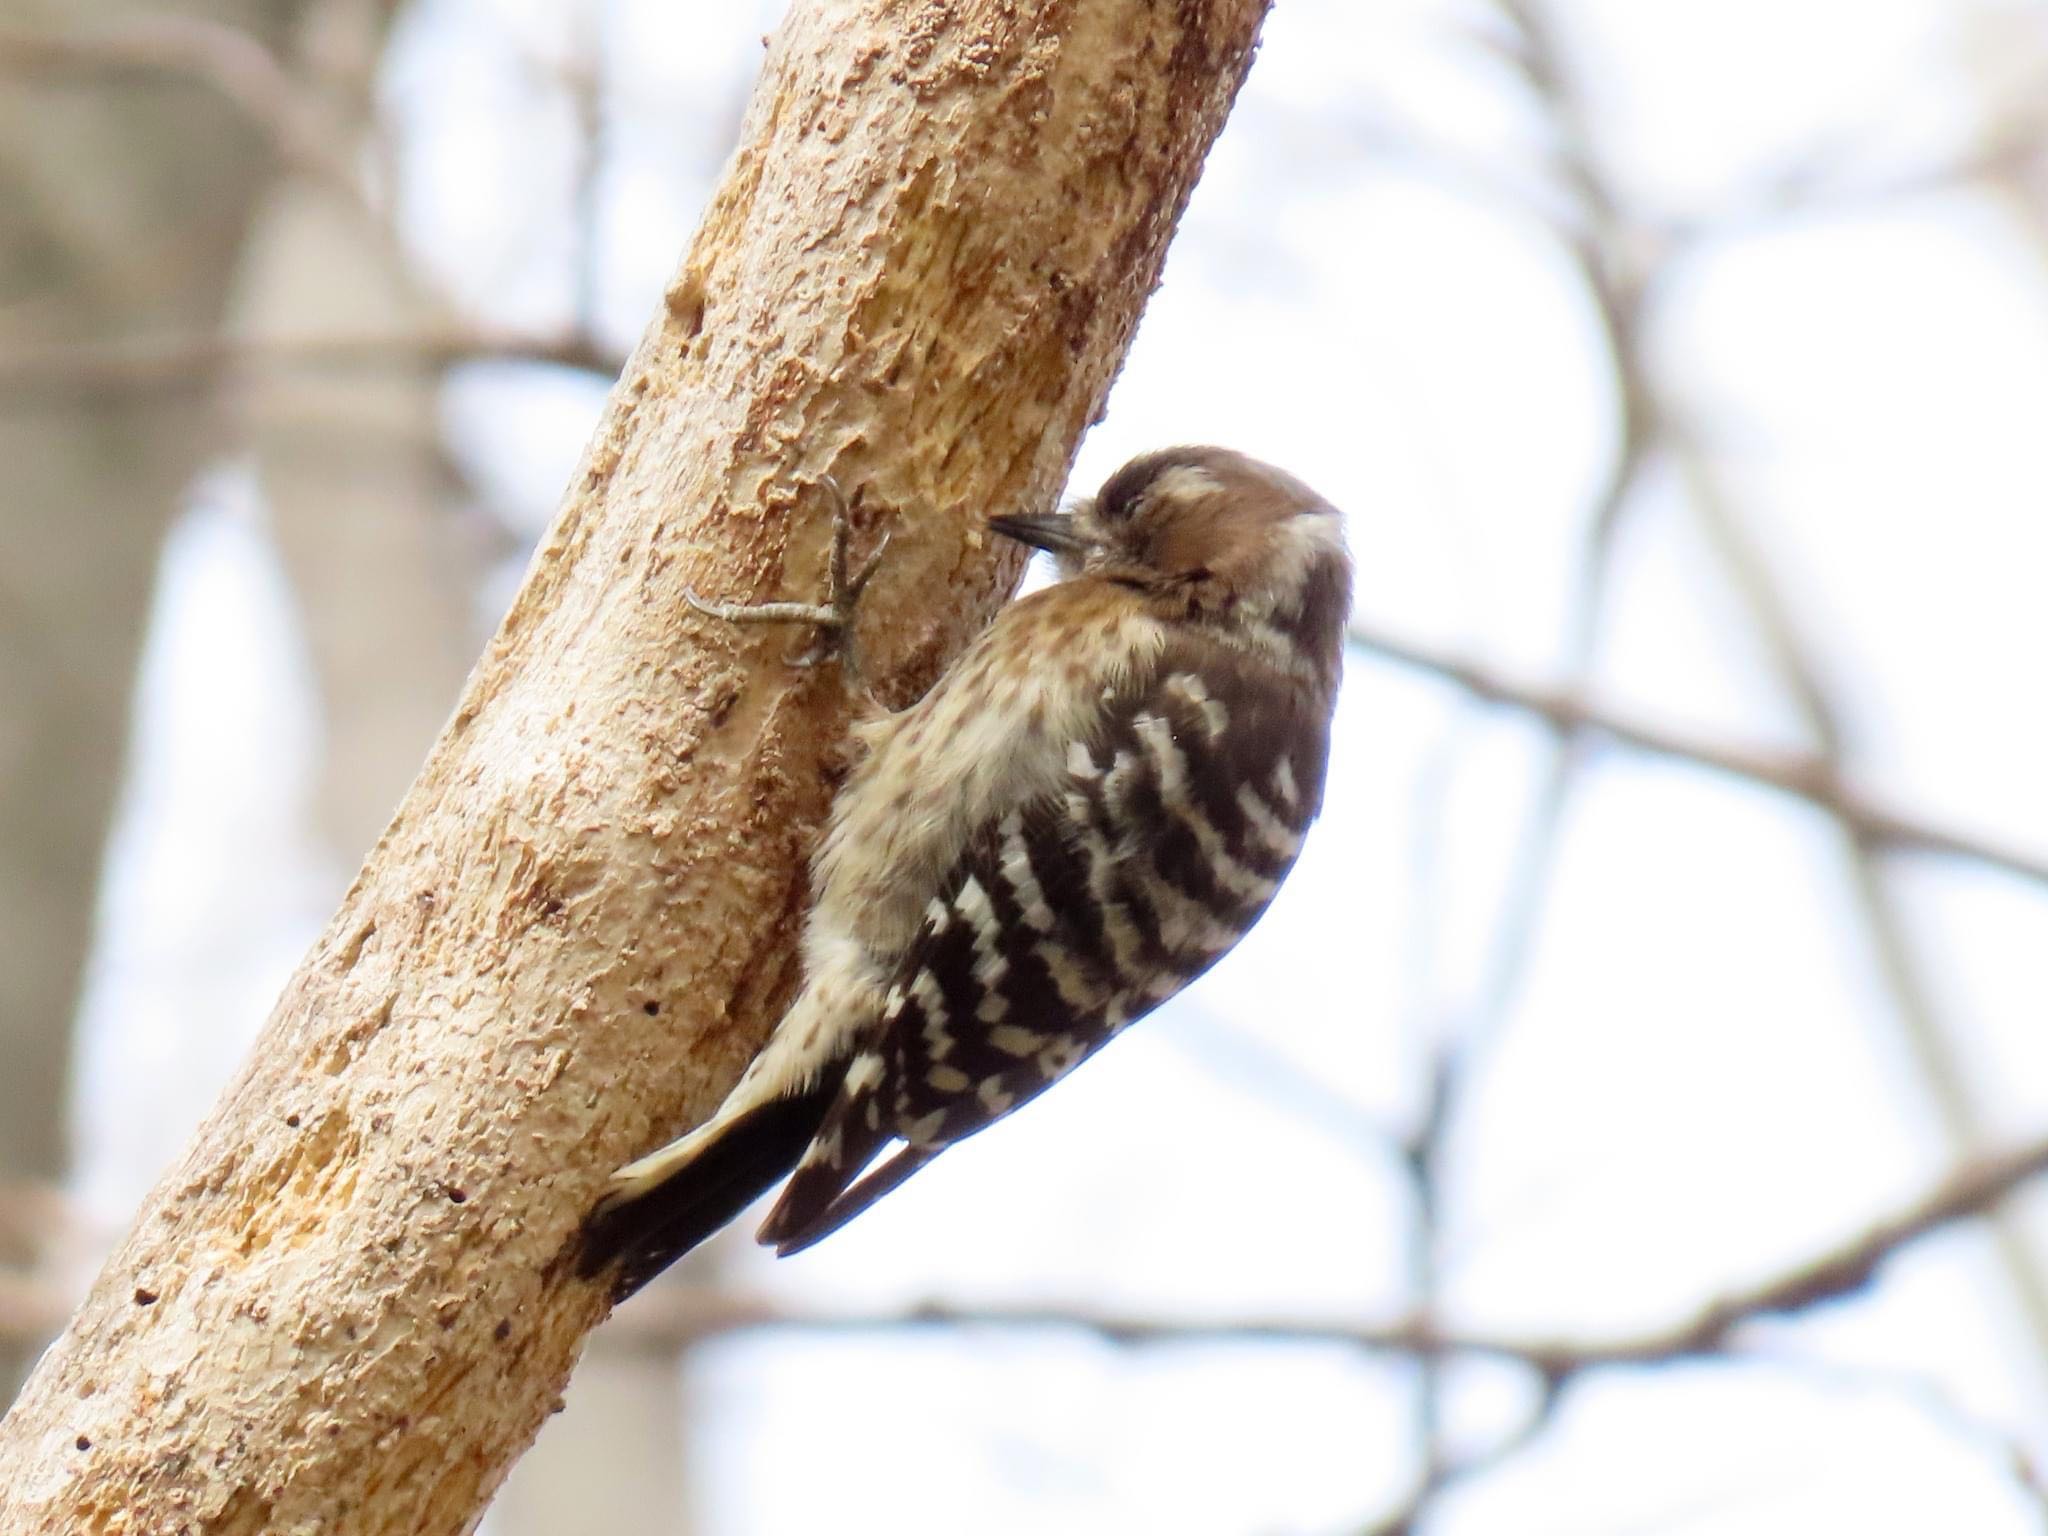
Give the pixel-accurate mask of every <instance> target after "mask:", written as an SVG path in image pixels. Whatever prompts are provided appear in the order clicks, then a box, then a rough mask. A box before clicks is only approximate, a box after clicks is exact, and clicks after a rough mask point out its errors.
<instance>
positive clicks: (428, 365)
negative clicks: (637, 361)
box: [0, 327, 624, 408]
mask: <svg viewBox="0 0 2048 1536" xmlns="http://www.w3.org/2000/svg"><path fill="white" fill-rule="evenodd" d="M623 361H624V360H623V359H622V358H620V357H618V356H616V355H614V354H612V353H610V352H607V351H606V350H604V349H603V348H601V347H599V346H598V345H597V343H596V342H594V341H593V340H591V339H590V338H589V337H586V336H574V335H564V336H537V335H529V334H525V333H521V332H517V331H498V330H490V329H485V328H469V327H456V328H449V329H442V330H434V331H417V332H405V333H399V334H393V335H389V336H374V335H363V336H341V335H336V336H318V335H306V336H270V337H232V336H173V337H165V338H160V339H147V338H135V339H130V340H124V341H115V342H104V343H97V344H85V345H77V346H64V347H46V348H37V349H33V350H25V351H17V352H12V353H0V401H9V400H10V397H11V402H12V403H14V404H16V406H17V408H18V407H19V406H20V405H25V404H37V403H40V402H43V401H54V400H68V399H71V398H74V397H76V396H78V395H97V394H114V393H130V392H150V391H158V390H184V389H200V388H207V387H211V386H213V385H216V384H218V383H220V382H221V381H222V380H223V379H228V380H236V381H239V380H246V379H251V378H260V377H264V376H267V375H270V374H273V373H277V372H280V371H285V370H308V369H324V370H329V371H343V370H360V369H372V368H420V369H439V368H446V367H450V366H452V365H454V364H456V363H477V362H530V363H547V364H553V365H555V366H558V367H563V368H582V369H586V370H588V371H590V372H592V373H601V374H605V375H611V374H616V373H617V372H618V371H619V369H620V368H621V367H622V366H623Z"/></svg>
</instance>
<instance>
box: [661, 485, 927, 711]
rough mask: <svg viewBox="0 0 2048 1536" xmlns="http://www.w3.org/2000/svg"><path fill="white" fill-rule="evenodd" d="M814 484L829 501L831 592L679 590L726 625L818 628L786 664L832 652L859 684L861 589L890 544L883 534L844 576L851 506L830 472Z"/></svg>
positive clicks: (809, 663)
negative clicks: (774, 595)
mask: <svg viewBox="0 0 2048 1536" xmlns="http://www.w3.org/2000/svg"><path fill="white" fill-rule="evenodd" d="M816 483H817V484H818V485H819V486H820V487H821V488H822V489H823V490H824V492H825V494H826V495H827V496H828V497H830V498H831V502H832V547H831V552H830V556H829V562H828V565H829V569H828V579H829V581H830V584H831V585H830V593H831V595H830V596H829V597H828V598H827V599H826V600H825V601H824V602H822V603H721V602H714V601H711V600H708V599H706V598H701V597H699V596H698V595H697V594H696V593H694V592H692V591H691V590H690V589H689V588H687V587H685V588H684V589H683V601H684V602H685V603H687V604H689V605H690V607H692V608H694V609H695V610H696V611H697V612H699V613H701V614H703V615H705V616H706V617H707V618H713V619H718V620H721V621H723V622H725V623H728V624H808V625H810V626H811V627H812V628H814V629H816V630H817V631H819V634H818V638H817V639H816V640H815V641H813V642H812V644H811V645H810V646H808V647H807V648H806V649H805V650H804V651H803V652H802V653H801V654H799V655H797V656H796V657H794V658H792V659H791V661H790V663H789V664H790V665H791V666H793V667H801V668H810V667H815V666H817V665H818V664H819V663H820V662H822V661H826V660H829V659H831V658H832V657H835V656H836V657H837V658H838V660H839V662H840V665H841V666H842V667H843V668H844V670H845V673H846V678H847V681H849V682H850V683H852V684H854V685H855V686H856V687H862V686H864V684H863V681H862V677H861V669H860V658H859V656H858V655H857V654H856V652H855V648H854V619H855V616H856V613H857V610H858V609H859V606H860V599H861V594H862V593H863V592H865V591H866V590H867V585H868V582H869V581H870V580H871V579H873V577H874V574H875V572H876V571H877V570H878V569H880V567H881V563H882V554H883V551H885V550H886V549H888V547H889V535H888V534H886V533H884V534H883V535H882V538H881V541H880V542H879V543H877V544H876V545H875V548H874V552H873V553H872V554H870V555H869V556H868V557H867V558H866V559H865V560H863V561H862V562H861V564H860V569H859V570H857V571H855V572H854V573H853V574H852V575H851V576H849V575H848V574H847V569H846V566H847V546H848V545H849V543H850V542H851V540H852V536H853V509H852V506H851V504H850V503H849V502H848V501H847V497H846V492H845V491H843V490H841V489H840V486H839V482H838V481H837V480H836V479H834V478H833V477H832V476H831V475H829V474H827V475H820V476H819V477H818V479H817V482H816Z"/></svg>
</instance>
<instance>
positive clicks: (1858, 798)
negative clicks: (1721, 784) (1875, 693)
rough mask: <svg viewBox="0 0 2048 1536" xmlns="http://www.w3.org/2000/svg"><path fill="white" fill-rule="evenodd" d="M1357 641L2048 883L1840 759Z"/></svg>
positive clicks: (1362, 628)
mask: <svg viewBox="0 0 2048 1536" xmlns="http://www.w3.org/2000/svg"><path fill="white" fill-rule="evenodd" d="M1351 642H1352V644H1353V645H1356V646H1358V647H1359V648H1361V649H1362V650H1365V651H1367V652H1370V653H1371V654H1373V655H1375V656H1379V657H1382V658H1384V659H1385V660H1388V661H1393V662H1397V663H1399V664H1400V665H1402V666H1404V667H1411V668H1413V669H1415V670H1417V671H1421V672H1427V673H1429V674H1431V675H1432V676H1435V677H1439V678H1442V679H1443V680H1444V681H1445V682H1448V683H1451V684H1453V685H1454V686H1456V687H1458V688H1460V689H1463V690H1464V691H1465V692H1466V693H1469V694H1471V695H1472V696H1473V697H1474V698H1476V699H1479V700H1481V701H1482V702H1484V703H1488V704H1498V705H1502V706H1504V707H1506V708H1510V709H1519V710H1524V711H1526V712H1528V713H1530V714H1533V715H1537V716H1539V717H1541V718H1542V719H1545V720H1548V721H1550V722H1551V723H1552V724H1554V725H1558V726H1562V727H1569V728H1572V729H1579V730H1586V731H1590V732H1593V733H1594V734H1596V735H1598V736H1601V737H1604V738H1605V739H1607V740H1608V741H1611V742H1614V743H1616V744H1618V745H1620V746H1625V747H1629V748H1632V749H1633V750H1635V751H1638V752H1647V753H1649V754H1651V755H1652V756H1655V757H1664V758H1669V759H1672V760H1673V761H1676V762H1682V763H1688V764H1691V765H1692V766H1694V767H1696V768H1704V769H1707V770H1709V771H1710V772H1713V773H1718V774H1724V775H1726V776H1728V777H1730V778H1735V779H1740V780H1743V781H1744V782H1746V783H1749V784H1754V785H1756V786H1758V787H1759V788H1763V789H1769V790H1772V791H1775V792H1776V793H1778V794H1782V795H1788V796H1790V797H1791V798H1793V799H1795V800H1801V801H1804V802H1805V803H1806V804H1808V805H1811V806H1813V807H1815V808H1816V809H1818V810H1821V811H1824V812H1826V813H1827V814H1828V815H1830V816H1833V817H1836V818H1837V819H1839V820H1841V821H1842V822H1844V823H1845V824H1847V825H1849V826H1851V827H1853V828H1854V829H1856V830H1857V832H1858V833H1859V834H1861V835H1862V836H1865V837H1867V838H1869V839H1870V840H1871V841H1872V842H1874V843H1877V844H1880V845H1882V846H1883V847H1885V848H1887V849H1891V850H1897V851H1902V852H1917V853H1929V854H1934V855H1937V856H1940V857H1944V858H1952V859H1960V860H1963V861H1965V862H1968V863H1974V864H1981V865H1984V866H1985V867H1986V868H1990V869H1995V870H1999V871H2000V872H2002V873H2005V874H2009V875H2014V876H2017V877H2018V878H2020V879H2022V880H2027V881H2032V882H2036V883H2041V884H2048V856H2044V855H2041V854H2035V853H2030V852H2027V851H2024V850H2021V849H2017V848H2011V847H2008V846H2006V845H2004V844H2002V843H1998V842H1995V841H1993V840H1992V839H1990V838H1985V837H1980V836H1977V835H1975V834H1972V833H1968V832H1963V831H1959V830H1957V829H1955V828H1951V827H1943V826H1941V825H1939V824H1937V823H1935V822H1933V821H1930V820H1927V819H1925V818H1923V817H1920V816H1917V815H1914V814H1912V813H1910V812H1907V811H1904V810H1899V809H1895V808H1892V807H1888V806H1885V805H1883V804H1881V803H1880V802H1878V801H1877V800H1876V799H1875V798H1874V797H1873V796H1871V795H1869V794H1867V793H1865V792H1864V791H1862V790H1859V789H1857V788H1855V787H1853V786H1851V785H1850V784H1848V783H1846V782H1844V781H1843V779H1842V778H1841V776H1840V774H1839V772H1838V770H1837V769H1836V768H1835V767H1834V765H1832V764H1831V763H1829V762H1828V760H1827V759H1826V758H1824V757H1822V756H1819V755H1818V754H1815V753H1808V752H1776V751H1772V750H1769V749H1767V748H1761V747H1750V746H1740V745H1736V744H1734V743H1732V742H1727V741H1723V740H1720V739H1718V738H1715V737H1711V736H1707V735H1704V734H1698V733H1693V732H1688V731H1683V730H1680V729H1678V728H1677V727H1673V726H1665V725H1653V724H1651V723H1649V722H1648V721H1645V720H1641V719H1638V718H1636V717H1635V716H1632V715H1629V714H1625V713H1623V712H1622V711H1620V710H1617V709H1614V708H1611V707H1608V706H1606V705H1602V704H1598V703H1595V702H1594V701H1592V700H1590V699H1587V698H1584V697H1582V696H1581V695H1579V694H1577V693H1574V692H1572V691H1570V690H1568V689H1561V688H1553V687H1550V686H1548V685H1545V684H1541V683H1529V682H1524V681H1520V680H1518V679H1514V678H1510V677H1508V676H1507V675H1506V674H1504V673H1501V672H1497V671H1495V670H1493V669H1492V668H1490V667H1486V666H1482V665H1480V664H1479V663H1477V662H1472V661H1467V660H1465V659H1463V658H1462V657H1459V656H1455V655H1452V654H1451V653H1449V652H1446V651H1440V650H1436V649H1434V648H1432V647H1430V646H1427V645H1423V644H1421V643H1419V642H1417V641H1413V640H1408V639H1404V638H1402V637H1400V636H1397V635H1394V634H1391V633H1389V632H1387V631H1385V630H1382V629H1378V628H1375V627H1374V626H1372V625H1370V624H1367V623H1365V622H1363V621H1354V622H1353V623H1352V625H1351Z"/></svg>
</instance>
